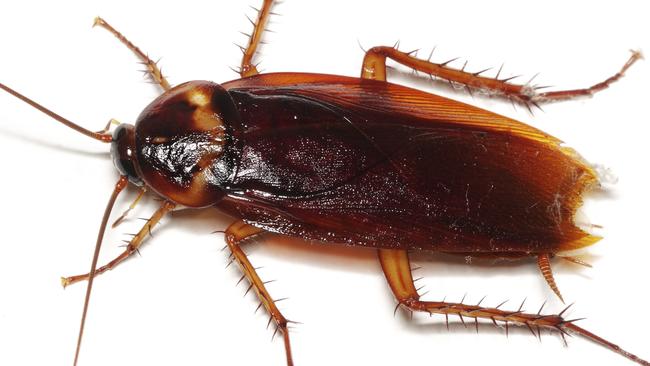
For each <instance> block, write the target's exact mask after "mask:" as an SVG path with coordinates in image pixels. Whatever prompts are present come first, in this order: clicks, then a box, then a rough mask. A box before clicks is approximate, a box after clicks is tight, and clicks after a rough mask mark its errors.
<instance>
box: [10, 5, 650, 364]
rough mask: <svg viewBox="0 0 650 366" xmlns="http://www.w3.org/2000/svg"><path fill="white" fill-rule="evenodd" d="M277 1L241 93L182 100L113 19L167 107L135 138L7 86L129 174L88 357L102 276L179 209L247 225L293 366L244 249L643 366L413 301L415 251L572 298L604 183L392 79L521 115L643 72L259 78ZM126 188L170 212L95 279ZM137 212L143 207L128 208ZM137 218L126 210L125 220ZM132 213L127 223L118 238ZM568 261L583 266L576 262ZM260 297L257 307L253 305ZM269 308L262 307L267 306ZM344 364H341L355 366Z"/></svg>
mask: <svg viewBox="0 0 650 366" xmlns="http://www.w3.org/2000/svg"><path fill="white" fill-rule="evenodd" d="M272 3H273V2H272V0H265V1H264V4H263V7H262V8H261V9H260V10H259V14H258V19H257V22H255V27H254V31H253V33H252V34H251V35H250V36H249V38H250V39H249V44H248V46H247V47H245V48H244V47H242V51H243V52H244V57H243V58H242V64H241V68H240V75H241V77H242V78H241V79H238V80H234V81H231V82H227V83H225V84H223V86H221V85H219V84H216V83H212V82H207V81H192V82H187V83H184V84H181V85H178V86H176V87H174V88H172V87H171V85H170V84H169V83H168V82H167V80H166V79H165V77H164V76H163V75H162V73H161V71H160V69H159V68H158V66H157V65H156V63H155V62H153V61H152V60H151V59H149V58H148V57H147V56H146V54H145V53H143V52H142V51H141V50H140V49H139V48H137V47H136V46H135V45H133V44H132V43H130V42H129V41H128V40H127V39H126V38H125V37H124V36H122V35H121V34H120V33H119V32H117V31H116V30H115V29H114V28H112V27H111V26H110V25H109V24H108V23H106V22H105V21H104V20H102V19H101V18H97V19H96V20H95V25H99V26H101V27H103V28H105V29H107V30H108V31H110V32H112V33H113V34H114V35H115V36H117V37H118V38H119V39H120V41H122V42H123V43H124V44H125V45H126V46H127V47H128V48H129V49H131V50H132V51H133V52H134V53H135V54H136V55H137V56H138V57H139V58H140V59H141V60H142V61H143V64H144V65H145V67H146V68H147V72H148V73H149V76H151V78H152V79H153V80H154V81H155V82H156V83H157V84H158V85H159V86H160V87H161V88H162V89H163V90H164V93H163V94H162V95H161V96H160V97H159V98H157V99H156V100H154V101H153V102H152V103H151V104H150V105H149V106H148V107H146V108H145V109H144V111H143V112H142V114H141V115H140V117H139V118H138V119H137V122H136V124H135V126H132V125H126V124H121V125H120V126H119V127H118V128H117V129H116V130H115V132H114V133H113V134H112V135H111V134H109V133H108V130H109V127H110V124H109V125H108V126H107V127H106V129H105V130H103V131H100V132H91V131H89V130H86V129H85V128H83V127H81V126H79V125H76V124H74V123H72V122H70V121H68V120H66V119H65V118H63V117H61V116H59V115H57V114H55V113H53V112H51V111H50V110H48V109H46V108H45V107H42V106H41V105H39V104H37V103H36V102H34V101H32V100H30V99H28V98H27V97H24V96H23V95H21V94H19V93H18V92H16V91H14V90H13V89H11V88H9V87H7V86H5V85H3V84H0V88H2V89H3V90H5V91H7V92H9V93H10V94H12V95H14V96H16V97H18V98H19V99H21V100H23V101H25V102H27V103H28V104H30V105H32V106H33V107H35V108H37V109H39V110H40V111H42V112H44V113H46V114H48V115H49V116H51V117H52V118H54V119H56V120H58V121H59V122H62V123H63V124H65V125H67V126H68V127H71V128H73V129H75V130H77V131H78V132H81V133H83V134H85V135H87V136H89V137H92V138H95V139H97V140H100V141H103V142H111V144H112V148H111V153H112V156H113V161H114V163H115V165H116V167H117V169H118V171H119V172H120V179H119V181H118V183H117V184H116V186H115V189H114V191H113V193H112V195H111V198H110V200H109V203H108V205H107V207H106V210H105V214H104V218H103V220H102V224H101V226H100V230H99V235H98V239H97V244H96V250H95V255H94V257H93V261H92V265H91V269H90V271H89V273H88V274H82V275H78V276H70V277H66V278H63V279H62V283H63V285H64V286H66V285H69V284H71V283H75V282H78V281H81V280H88V287H87V292H86V301H85V304H84V310H83V315H82V321H81V326H80V333H79V336H78V342H77V353H76V355H75V361H74V363H75V365H76V363H77V358H78V355H79V350H80V349H81V347H80V346H81V339H82V335H83V329H84V324H85V323H84V322H85V319H86V312H87V309H88V303H89V299H90V293H91V289H92V284H93V280H94V278H95V276H96V275H97V274H101V273H103V272H106V271H107V270H110V269H112V268H113V267H115V266H116V265H117V264H119V263H121V262H122V261H123V260H125V259H126V258H128V257H129V256H131V255H133V254H134V253H136V252H137V251H138V248H139V247H140V245H141V243H142V241H143V240H144V239H145V238H146V237H147V235H149V234H150V233H151V230H152V228H153V227H154V226H155V225H156V224H157V223H159V222H160V220H161V219H162V218H163V217H164V216H165V215H167V214H168V213H170V212H171V211H173V210H174V209H176V208H178V207H182V206H185V207H190V208H205V207H217V208H219V209H221V210H223V211H225V212H227V213H230V214H231V215H233V216H235V217H236V218H237V221H235V222H233V223H232V224H231V225H230V226H229V227H228V228H227V229H226V230H225V231H224V233H225V239H226V243H227V248H228V249H229V250H230V253H231V262H236V263H237V264H238V265H239V267H240V269H241V271H242V272H243V276H242V278H241V280H240V282H241V281H243V280H244V279H246V280H247V281H248V283H249V284H250V286H249V288H248V290H253V291H254V292H255V293H256V295H257V297H258V299H259V301H260V306H259V307H262V306H263V307H264V309H265V310H266V311H267V312H268V313H269V314H270V319H269V324H270V323H271V322H273V323H274V324H275V325H276V330H275V333H274V335H275V334H276V333H277V332H280V334H281V336H282V337H283V341H284V347H285V354H286V363H287V365H289V366H291V365H293V357H292V352H291V343H290V338H289V326H288V325H289V324H290V323H292V322H291V321H290V320H288V319H287V318H286V317H285V316H284V315H283V313H282V312H281V311H280V309H278V307H277V306H276V302H277V301H278V300H275V299H274V298H272V297H271V295H270V294H269V292H268V290H267V289H266V286H265V285H266V284H267V283H268V282H265V281H262V280H261V278H260V277H259V275H258V273H257V270H258V268H257V267H254V266H253V265H252V264H251V262H250V261H249V260H248V257H247V255H246V253H245V252H244V251H243V250H242V248H241V244H242V243H243V242H244V241H245V240H246V239H248V238H251V237H253V236H255V235H258V234H260V233H263V232H265V231H268V232H275V233H279V234H285V235H290V236H295V237H299V238H305V239H310V240H317V241H321V242H324V243H345V244H349V245H354V246H362V247H367V248H371V249H375V251H376V253H377V258H378V261H379V263H380V265H381V268H382V270H383V272H384V275H385V276H386V280H387V282H388V285H389V287H390V289H391V290H392V292H393V295H394V296H395V298H396V299H397V301H398V307H400V306H401V307H403V308H405V309H408V310H410V311H419V312H425V313H428V314H430V315H432V314H442V315H444V316H445V319H446V321H447V322H448V319H449V315H454V316H458V317H459V318H460V321H461V322H463V324H464V323H465V320H464V319H466V318H470V319H473V321H474V322H475V325H476V329H477V330H478V324H479V319H482V320H484V321H490V322H491V323H494V324H495V325H499V324H502V325H503V326H504V328H505V331H506V334H507V332H508V329H509V328H508V327H509V325H510V324H513V325H519V326H525V327H527V328H528V329H530V330H531V332H532V333H533V334H534V335H536V336H540V337H541V335H540V334H541V329H549V330H551V331H556V332H558V333H559V334H560V335H562V337H564V335H565V334H569V333H576V334H579V335H581V336H584V337H586V338H588V339H590V340H592V341H594V342H597V343H599V344H601V345H603V346H604V347H607V348H608V349H610V350H612V351H614V352H616V353H618V354H620V355H623V356H625V357H627V358H628V359H630V360H632V361H634V362H637V363H639V364H641V365H645V366H648V365H649V364H648V362H647V361H644V360H642V359H640V358H638V357H637V356H635V355H634V354H631V353H629V352H627V351H625V350H623V349H622V348H620V347H619V346H617V345H615V344H613V343H611V342H609V341H607V340H605V339H603V338H601V337H599V336H597V335H595V334H593V333H591V332H589V331H587V330H585V329H583V328H581V327H579V326H577V325H576V324H574V323H575V321H577V320H576V319H566V318H565V313H566V311H567V309H568V308H567V309H565V310H563V311H562V312H559V313H557V314H543V312H542V310H543V309H542V308H540V310H539V311H538V312H537V313H529V312H526V311H524V310H523V308H522V306H523V304H522V306H520V307H519V309H518V310H515V311H512V310H503V309H501V305H503V304H501V305H498V306H496V307H487V306H483V305H481V302H482V300H481V301H479V303H477V304H475V305H474V304H467V303H464V302H463V300H461V302H459V303H453V302H448V301H445V300H443V301H425V300H422V299H421V298H420V294H419V293H418V290H419V289H416V288H415V286H414V282H415V281H417V280H414V279H413V277H412V271H413V268H412V266H411V264H410V259H409V252H410V251H414V250H417V251H427V252H446V253H453V254H470V255H472V256H490V257H503V258H513V257H532V258H536V259H537V263H538V265H539V268H540V270H541V272H542V274H543V276H544V278H545V279H546V281H547V282H548V284H549V285H550V287H551V288H552V289H553V291H554V292H555V293H556V294H557V295H558V297H559V298H560V300H562V296H561V295H560V292H559V290H558V287H557V285H556V284H555V280H554V278H553V275H552V272H551V268H550V260H551V258H552V257H554V256H556V255H558V254H559V255H565V253H566V252H568V251H571V250H574V249H580V248H583V247H585V246H588V245H591V244H593V243H594V242H596V241H597V240H599V238H598V237H596V236H592V235H590V234H588V233H587V232H585V231H583V230H582V229H580V228H579V227H577V225H576V223H575V220H574V216H575V213H576V210H577V208H578V207H579V206H580V205H581V203H582V196H583V194H584V193H585V192H587V191H588V190H589V189H591V188H594V187H596V186H598V184H599V182H598V179H597V177H596V174H595V172H594V170H593V169H592V167H591V166H590V165H589V164H587V163H586V162H585V161H584V160H583V159H582V158H580V156H579V155H578V154H577V153H575V152H574V151H573V150H571V149H569V148H565V147H563V146H561V144H560V141H559V140H557V139H555V138H554V137H552V136H549V135H547V134H545V133H543V132H542V131H539V130H537V129H534V128H532V127H530V126H527V125H525V124H523V123H520V122H517V121H515V120H512V119H508V118H506V117H503V116H500V115H497V114H494V113H491V112H487V111H485V110H482V109H479V108H476V107H473V106H470V105H467V104H463V103H460V102H456V101H453V100H449V99H446V98H443V97H439V96H436V95H433V94H429V93H425V92H422V91H418V90H415V89H411V88H407V87H403V86H399V85H395V84H391V83H388V82H387V81H386V60H387V59H388V58H390V59H393V60H395V61H397V62H399V63H402V64H404V65H406V66H409V67H411V68H413V69H414V70H416V71H419V72H424V73H427V74H429V75H430V76H432V77H434V76H436V77H439V78H441V79H444V80H448V81H449V82H450V83H452V84H453V83H457V84H460V85H463V86H464V87H466V88H467V89H468V90H470V91H471V90H473V89H480V90H488V91H490V92H491V93H494V94H496V95H499V96H502V97H505V98H508V99H511V100H512V101H513V102H517V103H520V104H522V105H524V106H526V107H529V108H531V107H533V106H537V107H538V106H539V104H540V103H544V102H552V101H556V100H563V99H568V98H572V97H576V96H583V95H591V94H593V93H595V92H598V91H600V90H602V89H605V88H607V87H608V86H609V85H610V84H611V83H613V82H615V81H617V80H618V79H620V78H621V77H622V76H623V74H624V72H625V71H626V70H627V69H628V68H629V67H630V66H631V65H632V64H633V63H634V62H636V61H637V60H638V59H640V58H641V54H640V53H639V52H633V54H632V56H631V57H630V58H629V60H628V62H627V63H626V64H625V65H624V66H623V67H622V68H621V70H620V71H619V72H617V73H616V74H614V75H613V76H611V77H609V78H607V79H605V80H604V81H602V82H600V83H597V84H594V85H593V86H591V87H588V88H584V89H576V90H560V91H551V92H539V91H538V90H539V88H536V87H535V86H531V85H529V84H526V85H518V84H513V83H509V80H510V79H499V73H500V72H501V70H499V72H498V73H497V76H496V77H493V78H492V77H485V76H482V75H480V74H481V72H479V73H474V74H471V73H468V72H466V71H465V70H464V67H463V69H453V68H450V67H448V66H447V63H442V64H436V63H433V62H431V61H430V60H423V59H418V58H417V57H416V56H414V53H413V52H411V53H406V52H402V51H400V50H399V49H397V48H396V47H384V46H380V47H373V48H371V49H369V50H368V51H367V52H366V54H365V58H364V61H363V67H362V70H361V78H350V77H342V76H334V75H322V74H302V73H277V74H263V75H260V74H259V72H258V70H257V68H256V66H255V65H254V64H253V63H252V60H253V57H254V55H255V52H256V49H257V46H258V44H259V43H260V39H261V33H262V30H264V29H265V24H266V22H267V20H268V17H269V15H270V14H272V13H271V12H270V9H271V6H272ZM128 182H131V183H133V184H135V185H137V186H139V187H141V188H142V189H141V193H140V195H139V196H138V199H136V202H134V204H133V205H135V203H137V201H138V200H139V199H140V197H142V195H144V193H146V192H147V191H150V192H154V193H155V194H157V195H158V196H160V198H161V199H162V200H161V201H162V203H161V206H160V208H159V209H158V210H157V211H156V212H155V213H154V214H153V215H152V216H151V218H150V219H148V220H147V221H146V223H145V224H144V225H143V227H142V228H141V229H140V231H139V232H138V233H136V234H133V235H132V239H131V240H130V241H129V242H128V244H127V245H126V248H125V250H124V252H123V253H122V254H121V255H119V256H118V257H117V258H115V259H113V260H112V261H110V262H109V263H108V264H106V265H104V266H101V267H97V264H98V256H99V249H100V247H101V243H102V238H103V236H104V231H105V229H106V227H107V223H108V219H109V217H110V214H111V210H112V207H113V204H114V203H115V201H116V199H117V197H118V195H119V193H120V192H121V191H122V190H123V189H124V188H125V187H126V185H127V184H128ZM133 205H132V206H131V207H133ZM126 213H128V210H127V212H126ZM126 213H125V214H124V215H123V216H122V217H120V218H119V219H118V220H117V221H116V222H115V224H114V226H115V225H117V224H119V223H120V222H121V220H122V219H123V218H124V217H125V215H126ZM567 258H569V259H570V260H572V261H576V262H579V261H578V260H577V259H575V258H572V257H567ZM248 290H247V292H248ZM259 307H258V308H259ZM342 362H344V361H342Z"/></svg>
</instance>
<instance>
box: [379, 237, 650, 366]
mask: <svg viewBox="0 0 650 366" xmlns="http://www.w3.org/2000/svg"><path fill="white" fill-rule="evenodd" d="M378 254H379V262H380V263H381V268H382V270H383V271H384V275H385V276H386V280H387V281H388V285H389V286H390V288H391V290H392V291H393V295H395V297H396V298H397V301H398V302H399V305H401V306H402V307H405V308H406V309H408V310H410V311H420V312H425V313H429V314H442V315H445V317H449V315H456V316H458V317H460V318H461V320H462V321H463V322H464V318H474V319H479V318H480V319H485V320H489V321H491V322H492V323H494V324H497V323H498V322H503V323H505V324H506V329H507V326H508V325H509V324H515V325H519V326H525V327H528V328H529V329H531V331H533V334H535V335H536V336H538V334H539V329H541V328H546V329H550V330H553V331H558V332H560V333H561V334H562V335H564V334H569V332H571V333H576V334H579V335H581V336H583V337H585V338H587V339H589V340H591V341H593V342H595V343H598V344H600V345H602V346H603V347H606V348H607V349H609V350H611V351H613V352H616V353H618V354H620V355H622V356H624V357H626V358H628V359H630V360H632V361H634V362H636V363H638V364H640V365H644V366H650V363H648V362H647V361H645V360H642V359H640V358H639V357H637V356H635V355H633V354H631V353H629V352H627V351H625V350H623V349H622V348H621V347H619V346H617V345H616V344H613V343H611V342H609V341H607V340H605V339H603V338H601V337H599V336H597V335H595V334H593V333H591V332H589V331H587V330H585V329H583V328H581V327H579V326H577V325H576V324H575V322H576V321H578V319H572V320H567V319H565V318H564V317H563V314H564V311H566V309H568V308H569V307H567V308H566V309H565V310H564V311H562V312H561V313H559V314H557V315H543V314H541V309H540V312H539V313H535V314H533V313H525V312H524V311H523V310H522V309H521V307H520V308H519V309H518V310H517V311H504V310H500V309H499V306H497V307H495V308H488V307H482V306H480V305H467V304H463V303H462V302H460V303H452V302H445V301H421V300H420V295H419V294H418V292H417V289H416V288H415V285H414V284H413V277H412V275H411V264H410V261H409V257H408V252H407V251H406V250H404V249H378Z"/></svg>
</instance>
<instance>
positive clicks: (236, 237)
mask: <svg viewBox="0 0 650 366" xmlns="http://www.w3.org/2000/svg"><path fill="white" fill-rule="evenodd" d="M263 232H264V230H262V229H259V228H256V227H254V226H252V225H249V224H247V223H245V222H244V221H242V220H238V221H236V222H234V223H233V224H232V225H230V226H229V227H228V228H227V229H226V243H227V244H228V248H229V249H230V252H231V253H232V256H233V257H234V260H235V261H237V264H239V268H240V269H241V271H242V272H243V273H244V276H245V277H246V279H247V280H248V282H250V288H252V289H253V290H255V293H256V294H257V297H258V298H259V300H260V301H261V302H262V305H264V308H265V309H266V311H268V313H269V314H271V319H269V322H270V321H271V320H273V321H274V322H275V325H276V326H277V329H276V331H277V330H279V331H280V333H282V338H283V339H284V350H285V354H286V356H287V366H293V358H292V356H291V343H290V342H289V328H288V324H289V323H290V322H291V321H290V320H288V319H287V318H285V317H284V315H282V313H281V312H280V310H279V309H278V307H277V306H276V304H275V302H276V301H275V300H273V298H272V297H271V295H270V294H269V292H268V290H267V289H266V286H264V285H265V282H264V281H262V279H260V276H259V275H258V274H257V271H256V270H255V267H253V265H252V264H251V262H250V261H249V260H248V257H247V256H246V253H244V251H243V250H242V249H241V246H240V244H241V243H242V242H243V241H245V240H246V239H248V238H251V237H253V236H255V235H258V234H261V233H263ZM242 279H243V278H242ZM250 288H249V289H250Z"/></svg>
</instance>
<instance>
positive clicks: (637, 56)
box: [529, 50, 643, 103]
mask: <svg viewBox="0 0 650 366" xmlns="http://www.w3.org/2000/svg"><path fill="white" fill-rule="evenodd" d="M631 52H632V55H631V56H630V58H629V59H628V60H627V62H626V63H625V65H623V67H622V68H621V70H620V71H619V72H617V73H616V74H614V75H613V76H610V77H609V78H607V79H605V80H604V81H601V82H600V83H597V84H594V85H592V86H591V87H589V88H584V89H573V90H559V91H551V92H544V93H534V94H533V95H531V96H530V102H531V103H549V102H555V101H559V100H566V99H572V98H575V97H580V96H591V95H593V94H595V93H597V92H599V91H601V90H604V89H607V88H608V87H609V86H610V85H611V84H613V83H614V82H616V81H618V80H619V79H620V78H622V77H623V75H625V72H626V71H627V69H629V68H630V67H631V66H632V65H633V64H634V63H635V62H637V61H638V60H641V59H643V54H641V52H640V51H634V50H632V51H631ZM529 87H530V86H529ZM533 90H534V88H533Z"/></svg>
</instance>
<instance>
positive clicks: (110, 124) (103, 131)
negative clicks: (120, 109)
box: [96, 118, 120, 135]
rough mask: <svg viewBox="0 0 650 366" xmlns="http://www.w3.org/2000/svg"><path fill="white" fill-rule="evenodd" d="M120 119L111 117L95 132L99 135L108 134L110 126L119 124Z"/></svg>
mask: <svg viewBox="0 0 650 366" xmlns="http://www.w3.org/2000/svg"><path fill="white" fill-rule="evenodd" d="M119 125H120V121H118V120H116V119H115V118H111V119H110V120H109V121H108V123H106V126H104V128H102V129H101V130H99V131H97V132H96V133H98V134H100V135H108V134H109V131H110V130H111V126H119Z"/></svg>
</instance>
